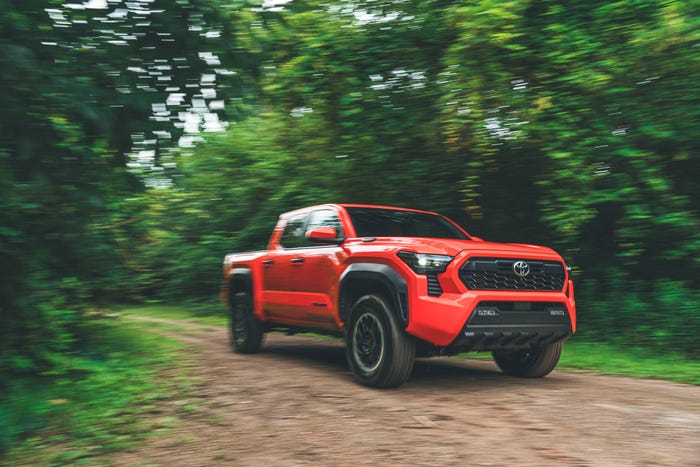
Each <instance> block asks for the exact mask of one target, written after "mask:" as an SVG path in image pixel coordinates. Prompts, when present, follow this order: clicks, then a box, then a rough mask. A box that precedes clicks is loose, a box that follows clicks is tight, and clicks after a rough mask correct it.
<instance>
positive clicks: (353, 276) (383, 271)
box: [339, 263, 408, 327]
mask: <svg viewBox="0 0 700 467" xmlns="http://www.w3.org/2000/svg"><path fill="white" fill-rule="evenodd" d="M354 281H372V282H378V283H380V284H381V285H382V286H383V288H385V289H387V290H388V291H389V297H387V298H389V299H390V300H391V304H392V305H393V308H394V310H396V312H397V318H398V320H399V321H400V322H401V323H402V324H403V326H404V327H406V326H407V325H408V284H407V283H406V281H405V280H404V278H403V277H401V275H400V274H399V273H398V272H396V271H395V270H394V269H393V268H391V267H390V266H387V265H385V264H376V263H355V264H351V265H350V266H348V268H347V269H345V271H343V274H342V275H341V276H340V308H339V309H340V319H341V320H342V321H343V322H346V321H347V318H348V314H349V313H350V308H351V307H352V305H353V304H352V303H348V300H347V296H348V294H349V292H350V290H351V287H350V286H351V285H352V283H353V282H354Z"/></svg>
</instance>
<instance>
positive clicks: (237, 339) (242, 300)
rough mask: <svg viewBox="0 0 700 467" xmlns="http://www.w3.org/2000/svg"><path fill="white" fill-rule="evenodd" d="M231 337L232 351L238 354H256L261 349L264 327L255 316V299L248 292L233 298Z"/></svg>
mask: <svg viewBox="0 0 700 467" xmlns="http://www.w3.org/2000/svg"><path fill="white" fill-rule="evenodd" d="M230 310H231V316H230V323H229V324H230V326H229V336H230V341H231V349H232V350H233V351H234V352H236V353H255V352H257V351H258V350H259V349H260V345H261V344H262V339H263V334H264V333H263V327H262V324H260V321H258V319H257V318H256V317H255V315H254V314H253V299H252V298H251V296H250V293H248V292H238V293H236V294H234V295H233V296H232V297H231V302H230Z"/></svg>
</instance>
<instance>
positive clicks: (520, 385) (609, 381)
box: [116, 322, 700, 466]
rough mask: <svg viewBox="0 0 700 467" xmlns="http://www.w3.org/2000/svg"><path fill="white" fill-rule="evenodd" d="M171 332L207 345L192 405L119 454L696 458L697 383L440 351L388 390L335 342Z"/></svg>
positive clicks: (151, 461)
mask: <svg viewBox="0 0 700 467" xmlns="http://www.w3.org/2000/svg"><path fill="white" fill-rule="evenodd" d="M177 323H179V324H181V323H182V322H177ZM177 335H178V337H179V338H181V339H183V340H184V341H186V342H188V343H190V344H192V345H193V346H194V347H196V348H198V349H201V352H197V353H196V354H195V357H194V358H195V360H196V362H197V363H198V366H199V370H198V372H197V376H199V377H200V378H201V384H199V385H198V388H197V394H196V395H195V397H194V398H195V399H196V400H194V402H195V404H194V406H195V407H197V408H196V409H194V410H189V411H181V412H179V414H178V417H179V418H181V421H180V422H179V423H177V424H176V427H175V428H174V429H173V430H171V431H169V432H168V433H167V434H166V435H161V436H157V437H153V438H151V439H150V440H149V441H148V442H147V443H146V445H145V446H143V447H142V448H141V449H140V450H138V451H137V452H130V453H125V454H123V455H120V456H119V457H118V458H117V459H116V460H117V462H118V463H119V464H123V465H167V466H176V465H183V466H200V465H201V466H204V465H240V466H278V465H281V466H288V465H348V466H350V465H353V466H355V465H380V464H384V465H521V466H522V465H532V466H543V465H579V466H583V465H592V466H596V465H606V466H607V465H610V466H626V465H630V466H645V465H648V466H664V465H673V466H700V387H696V386H686V385H679V384H673V383H667V382H661V381H651V380H639V379H630V378H622V377H609V376H597V375H591V374H574V373H566V372H561V371H555V372H554V373H552V374H551V375H550V376H549V377H547V378H545V379H540V380H522V379H516V378H511V377H507V376H504V375H503V374H501V373H500V372H499V371H498V369H497V368H496V366H495V365H494V364H493V363H491V362H486V361H474V360H463V359H458V358H440V359H425V360H419V361H418V362H417V363H416V367H415V369H414V371H413V374H412V376H411V378H410V379H409V381H408V382H407V383H406V384H405V385H404V386H402V387H401V388H400V389H398V390H385V391H380V390H375V389H369V388H365V387H363V386H360V385H358V384H356V383H355V382H354V380H353V377H352V374H351V373H350V372H349V370H348V367H347V364H346V362H345V354H344V348H343V346H342V343H341V342H340V341H334V340H321V339H314V338H310V337H302V336H291V337H290V336H284V335H280V334H270V335H267V336H266V341H265V343H264V345H263V350H262V352H261V353H259V354H256V355H236V354H232V353H231V352H230V351H229V347H228V342H227V335H226V331H225V330H224V329H221V328H216V329H213V328H211V327H208V328H207V327H206V326H199V325H192V328H191V329H188V330H187V331H186V332H183V333H177ZM565 351H566V350H565ZM189 402H193V401H189ZM186 403H188V401H180V402H178V401H175V403H174V406H175V408H176V406H177V405H178V404H181V405H184V404H186Z"/></svg>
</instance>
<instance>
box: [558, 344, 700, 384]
mask: <svg viewBox="0 0 700 467" xmlns="http://www.w3.org/2000/svg"><path fill="white" fill-rule="evenodd" d="M557 368H559V369H567V368H575V369H583V370H590V371H593V372H595V373H599V374H604V375H624V376H634V377H639V378H655V379H663V380H668V381H677V382H679V383H688V384H695V385H700V362H698V361H697V360H695V359H688V358H687V357H685V356H683V355H682V354H681V353H678V352H670V351H665V352H663V353H661V354H659V353H656V352H654V351H653V350H650V349H649V348H646V349H644V348H638V347H632V346H629V345H626V346H621V345H615V344H609V343H602V342H596V341H595V340H593V341H588V342H586V341H582V340H581V339H579V338H575V339H574V340H573V341H569V342H567V343H566V344H565V345H564V353H563V354H562V357H561V360H560V361H559V365H558V366H557Z"/></svg>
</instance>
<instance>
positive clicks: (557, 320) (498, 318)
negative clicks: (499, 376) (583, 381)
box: [406, 280, 576, 350]
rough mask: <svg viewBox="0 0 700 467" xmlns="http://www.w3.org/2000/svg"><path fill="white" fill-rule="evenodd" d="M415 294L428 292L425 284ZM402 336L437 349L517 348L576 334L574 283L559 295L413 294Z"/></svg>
mask: <svg viewBox="0 0 700 467" xmlns="http://www.w3.org/2000/svg"><path fill="white" fill-rule="evenodd" d="M416 285H418V287H417V288H416V289H413V290H426V291H427V283H426V284H424V285H423V287H422V288H421V285H422V284H416ZM408 311H409V312H408V315H409V319H408V326H407V327H406V332H408V333H409V334H411V335H413V336H415V337H417V338H419V339H422V340H424V341H426V342H429V343H431V344H433V345H435V346H439V347H460V348H463V349H465V350H498V349H517V348H528V347H532V346H539V345H544V344H547V343H553V342H557V341H561V340H565V339H567V338H568V337H569V336H571V335H572V334H573V333H574V332H575V331H576V302H575V300H574V288H573V282H572V281H571V280H568V281H567V283H566V286H565V288H564V291H563V292H535V291H483V290H477V291H471V290H467V291H466V292H464V293H448V292H446V293H443V294H442V295H440V296H439V297H435V296H429V295H427V293H426V294H425V295H420V294H412V295H411V296H409V303H408Z"/></svg>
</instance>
